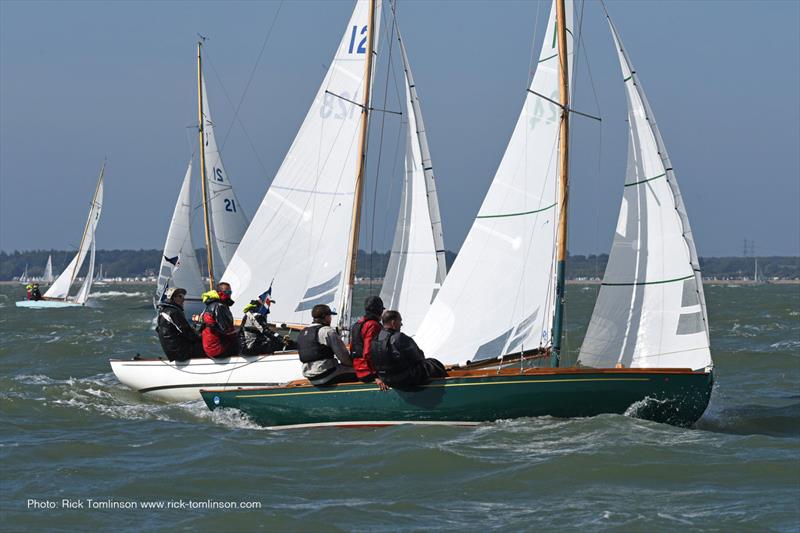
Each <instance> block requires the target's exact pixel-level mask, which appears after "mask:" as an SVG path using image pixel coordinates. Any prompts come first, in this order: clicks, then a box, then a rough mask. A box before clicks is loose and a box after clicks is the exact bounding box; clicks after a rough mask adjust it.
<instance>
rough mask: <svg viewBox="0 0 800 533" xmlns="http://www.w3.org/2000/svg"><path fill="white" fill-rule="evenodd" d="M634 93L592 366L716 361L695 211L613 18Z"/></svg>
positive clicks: (588, 360)
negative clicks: (686, 201)
mask: <svg viewBox="0 0 800 533" xmlns="http://www.w3.org/2000/svg"><path fill="white" fill-rule="evenodd" d="M609 24H610V26H611V32H612V35H613V37H614V43H615V45H616V47H617V50H618V53H619V61H620V64H621V67H622V75H623V79H624V83H625V89H626V93H627V97H628V123H629V142H628V169H627V172H626V177H625V188H624V194H623V197H622V207H621V208H620V213H619V219H618V222H617V229H616V233H615V235H614V243H613V245H612V249H611V254H610V256H609V259H608V266H607V267H606V272H605V275H604V277H603V284H602V286H601V288H600V294H599V296H598V298H597V303H596V304H595V308H594V313H593V314H592V319H591V321H590V323H589V329H588V331H587V333H586V338H585V339H584V341H583V345H582V347H581V353H580V358H579V361H578V362H579V363H580V364H582V365H585V366H592V367H610V366H615V365H617V364H620V365H622V366H625V367H640V368H641V367H645V368H659V367H661V368H663V367H672V368H676V367H679V368H686V367H688V368H692V369H694V370H699V369H703V368H706V367H708V366H709V365H711V351H710V349H709V335H708V321H707V320H706V312H705V297H704V295H703V284H702V277H701V275H700V268H699V263H698V261H697V251H696V249H695V246H694V241H693V239H692V233H691V229H690V227H689V219H688V217H687V215H686V208H685V207H684V205H683V200H682V198H681V194H680V190H679V189H678V183H677V181H676V178H675V173H674V172H673V170H672V164H671V163H670V161H669V157H668V156H667V151H666V147H665V146H664V143H663V141H662V139H661V135H660V133H659V132H658V127H657V126H656V123H655V118H654V115H653V113H652V111H651V110H650V106H649V105H648V103H647V99H646V98H645V95H644V91H643V89H642V86H641V84H640V82H639V78H638V76H637V75H636V71H635V70H634V69H633V66H632V65H631V63H630V61H629V59H628V57H627V54H626V53H625V51H624V49H623V48H622V44H621V42H620V38H619V35H618V34H617V31H616V29H615V28H614V25H613V24H612V23H611V20H610V19H609Z"/></svg>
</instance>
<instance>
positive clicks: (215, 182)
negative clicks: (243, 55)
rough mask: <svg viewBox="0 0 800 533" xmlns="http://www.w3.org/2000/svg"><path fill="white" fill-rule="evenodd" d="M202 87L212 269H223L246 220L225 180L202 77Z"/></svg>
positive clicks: (233, 250)
mask: <svg viewBox="0 0 800 533" xmlns="http://www.w3.org/2000/svg"><path fill="white" fill-rule="evenodd" d="M201 79H202V86H203V120H204V121H205V122H204V124H203V131H204V133H205V143H206V146H205V155H206V157H205V159H206V161H205V163H206V178H207V181H206V183H208V202H209V209H210V212H211V227H212V228H213V231H212V234H213V240H214V247H215V248H216V251H217V258H218V259H217V261H218V262H219V264H215V265H214V270H215V271H216V272H218V273H221V272H224V270H225V267H226V266H227V265H228V263H229V262H230V260H231V257H233V253H234V252H235V251H236V248H237V247H238V246H239V243H240V242H241V240H242V236H243V235H244V232H245V231H246V230H247V225H248V220H247V215H245V213H244V210H243V209H242V205H241V204H240V203H239V199H238V198H237V197H236V194H235V193H234V191H233V186H232V185H231V182H230V180H229V179H228V174H227V173H226V172H225V168H224V167H223V166H222V156H221V155H220V153H219V148H218V147H217V140H216V138H215V136H214V121H213V120H212V119H211V111H210V109H209V105H208V96H207V94H206V80H205V77H202V78H201Z"/></svg>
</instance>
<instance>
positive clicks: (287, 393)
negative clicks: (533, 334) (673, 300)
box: [202, 369, 713, 426]
mask: <svg viewBox="0 0 800 533" xmlns="http://www.w3.org/2000/svg"><path fill="white" fill-rule="evenodd" d="M306 383H307V382H306ZM712 385H713V374H712V373H704V372H691V371H688V370H678V369H676V370H674V371H662V370H649V371H648V370H643V371H638V370H631V369H619V370H617V369H600V370H583V369H555V370H553V369H549V370H547V371H540V370H538V369H537V370H535V371H531V372H525V373H523V374H520V373H519V372H518V371H517V372H516V373H515V374H510V373H506V372H505V371H504V372H503V373H502V374H497V373H492V374H484V375H480V376H475V375H465V376H454V377H449V378H447V379H439V380H434V381H432V382H431V383H430V384H428V385H426V386H424V387H421V388H419V389H416V390H413V391H401V390H396V389H391V390H389V391H387V392H383V391H380V390H379V389H378V387H376V386H375V385H374V384H362V383H352V384H342V385H338V386H335V387H326V388H322V387H313V386H311V385H308V384H306V385H303V386H296V387H281V388H258V389H252V388H251V389H246V388H245V389H242V390H230V389H228V390H203V391H202V396H203V400H204V401H205V402H206V405H208V407H209V408H210V409H212V410H213V409H217V408H220V407H230V408H236V409H239V410H241V411H242V412H244V413H245V414H247V415H248V416H249V417H250V418H252V419H253V420H254V421H255V422H257V423H259V424H262V425H266V426H294V425H309V424H311V425H385V424H393V423H415V422H426V423H430V422H434V421H435V422H443V423H458V422H463V423H475V422H487V421H493V420H499V419H509V418H520V417H536V416H553V417H559V418H571V417H589V416H595V415H599V414H605V413H617V414H623V413H626V412H630V413H631V414H633V415H634V416H637V417H640V418H646V419H650V420H654V421H657V422H665V423H668V424H673V425H679V426H690V425H691V424H693V423H695V422H696V421H697V420H698V419H699V418H700V417H701V416H702V414H703V412H704V411H705V409H706V407H707V406H708V402H709V399H710V397H711V388H712ZM358 422H361V424H357V423H358Z"/></svg>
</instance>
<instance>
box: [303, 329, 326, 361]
mask: <svg viewBox="0 0 800 533" xmlns="http://www.w3.org/2000/svg"><path fill="white" fill-rule="evenodd" d="M322 326H323V325H322V324H311V325H310V326H308V327H307V328H305V329H304V330H303V331H301V332H300V336H299V337H298V338H297V353H298V355H299V356H300V361H302V362H303V363H313V362H314V361H324V360H325V359H333V358H334V353H333V349H331V347H330V346H328V345H327V344H321V343H320V342H319V328H321V327H322Z"/></svg>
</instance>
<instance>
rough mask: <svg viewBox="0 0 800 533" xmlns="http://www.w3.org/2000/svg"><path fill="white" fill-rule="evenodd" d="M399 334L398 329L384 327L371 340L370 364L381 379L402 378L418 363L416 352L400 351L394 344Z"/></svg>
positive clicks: (397, 379)
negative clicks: (391, 329)
mask: <svg viewBox="0 0 800 533" xmlns="http://www.w3.org/2000/svg"><path fill="white" fill-rule="evenodd" d="M400 335H401V333H400V332H399V331H389V330H388V329H384V330H381V332H380V333H378V337H377V338H376V339H375V340H373V341H372V348H371V349H370V352H371V356H372V357H371V358H372V365H373V366H374V367H375V371H376V372H377V373H378V376H380V377H381V379H384V380H386V379H387V378H388V379H389V380H395V381H399V380H402V379H404V378H405V377H406V375H407V373H408V372H409V371H411V370H412V369H413V367H415V366H416V365H417V364H418V363H419V361H418V360H417V354H414V353H409V352H401V351H400V350H399V349H398V348H397V347H396V346H395V342H396V341H397V340H398V339H399V336H400ZM423 359H424V358H423Z"/></svg>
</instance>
